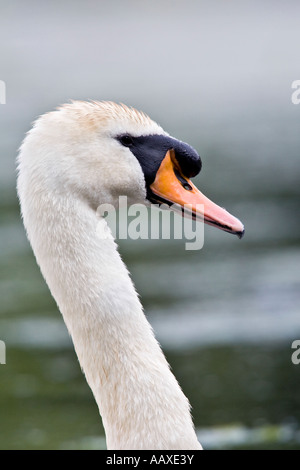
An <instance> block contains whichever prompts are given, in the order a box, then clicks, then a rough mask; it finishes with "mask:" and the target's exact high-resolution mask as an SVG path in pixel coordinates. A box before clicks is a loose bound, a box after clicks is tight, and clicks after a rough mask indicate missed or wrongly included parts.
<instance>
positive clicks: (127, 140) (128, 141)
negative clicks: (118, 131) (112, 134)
mask: <svg viewBox="0 0 300 470" xmlns="http://www.w3.org/2000/svg"><path fill="white" fill-rule="evenodd" d="M119 141H120V142H121V144H122V145H124V147H131V146H132V145H133V138H132V137H131V135H128V134H125V135H122V136H121V137H119Z"/></svg>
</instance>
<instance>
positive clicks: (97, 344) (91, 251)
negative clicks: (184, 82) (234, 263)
mask: <svg viewBox="0 0 300 470" xmlns="http://www.w3.org/2000/svg"><path fill="white" fill-rule="evenodd" d="M18 168H19V176H18V194H19V199H20V203H21V208H22V215H23V221H24V225H25V227H26V230H27V234H28V238H29V240H30V242H31V245H32V248H33V251H34V253H35V256H36V259H37V262H38V264H39V266H40V267H41V271H42V273H43V275H44V277H45V279H46V281H47V284H48V286H49V288H50V290H51V292H52V295H53V297H54V298H55V300H56V302H57V305H58V307H59V309H60V311H61V312H62V314H63V318H64V320H65V323H66V325H67V328H68V330H69V332H70V334H71V337H72V340H73V343H74V347H75V350H76V353H77V356H78V359H79V362H80V365H81V367H82V370H83V371H84V373H85V376H86V379H87V382H88V383H89V385H90V387H91V390H92V391H93V393H94V396H95V399H96V401H97V404H98V406H99V411H100V414H101V416H102V420H103V425H104V427H105V432H106V438H107V445H108V448H110V449H152V450H153V449H177V450H178V449H185V450H187V449H200V448H201V445H200V444H199V442H198V439H197V436H196V433H195V429H194V426H193V422H192V418H191V414H190V405H189V402H188V400H187V398H186V397H185V395H184V394H183V392H182V390H181V388H180V386H179V384H178V382H177V381H176V379H175V377H174V375H173V374H172V373H171V371H170V368H169V365H168V363H167V361H166V359H165V357H164V355H163V353H162V351H161V349H160V346H159V344H158V342H157V341H156V339H155V337H154V334H153V331H152V329H151V327H150V325H149V323H148V322H147V319H146V317H145V315H144V313H143V309H142V306H141V304H140V301H139V298H138V296H137V294H136V291H135V288H134V285H133V283H132V281H131V279H130V276H129V273H128V271H127V269H126V267H125V265H124V263H123V261H122V259H121V257H120V256H119V253H118V251H117V248H116V245H115V242H114V240H113V237H107V238H101V237H99V236H96V235H98V232H97V233H96V231H97V226H98V225H99V219H98V217H97V215H98V214H97V213H96V209H97V208H98V206H99V205H101V204H112V205H114V206H115V207H118V203H119V196H127V197H128V202H129V204H130V203H141V202H142V203H149V202H153V201H154V202H158V203H166V204H168V205H169V206H172V205H173V203H175V204H176V207H177V208H178V207H179V208H181V207H182V206H184V205H185V204H188V205H189V207H190V213H191V215H192V216H196V215H200V216H201V217H202V219H203V220H204V221H205V222H206V223H208V224H210V225H214V226H216V227H218V228H220V229H222V230H225V231H227V232H230V233H234V234H237V235H238V236H240V237H241V236H242V234H243V232H244V227H243V225H242V223H241V222H240V221H239V220H238V219H236V218H235V217H233V216H232V215H230V214H229V213H228V212H227V211H226V210H225V209H222V208H221V207H219V206H217V205H216V204H214V203H213V202H211V201H210V200H209V199H207V198H206V197H205V196H204V195H203V194H202V193H201V192H200V191H199V190H198V189H197V188H196V187H195V186H194V185H193V183H192V182H191V181H190V177H193V176H195V175H197V174H198V173H199V171H200V170H201V160H200V157H199V155H198V154H197V152H196V151H195V150H194V149H193V148H192V147H190V146H189V145H188V144H186V143H184V142H181V141H179V140H177V139H175V138H173V137H171V136H170V135H169V134H167V133H166V132H165V131H164V130H163V129H162V128H161V127H160V126H159V125H158V124H157V123H155V122H154V121H152V120H151V119H150V118H149V117H148V116H146V115H145V114H143V113H140V112H138V111H136V110H134V109H132V108H128V107H127V106H124V105H117V104H114V103H111V102H100V103H99V102H88V103H86V102H80V101H75V102H72V103H71V104H67V105H64V106H62V107H60V108H59V109H58V110H56V111H53V112H50V113H48V114H45V115H43V116H41V117H40V118H39V119H38V120H37V121H36V123H35V124H34V127H33V128H32V129H31V131H30V132H29V133H28V134H27V136H26V138H25V140H24V142H23V144H22V146H21V149H20V154H19V167H18ZM203 207H204V209H203ZM172 208H173V207H172ZM102 222H103V223H104V225H105V221H103V220H102Z"/></svg>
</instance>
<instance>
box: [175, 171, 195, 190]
mask: <svg viewBox="0 0 300 470" xmlns="http://www.w3.org/2000/svg"><path fill="white" fill-rule="evenodd" d="M174 173H175V176H176V178H177V179H178V181H180V183H181V185H182V186H183V187H184V189H186V190H187V191H192V189H193V188H192V186H191V185H190V184H189V182H188V181H187V180H186V179H185V178H184V177H183V176H182V175H181V174H180V173H179V171H178V170H177V169H176V168H174Z"/></svg>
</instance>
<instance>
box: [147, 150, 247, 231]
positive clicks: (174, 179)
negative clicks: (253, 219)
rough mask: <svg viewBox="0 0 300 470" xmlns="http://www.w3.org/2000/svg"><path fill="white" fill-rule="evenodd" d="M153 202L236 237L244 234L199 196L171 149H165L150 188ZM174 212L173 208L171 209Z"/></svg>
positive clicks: (240, 226)
mask: <svg viewBox="0 0 300 470" xmlns="http://www.w3.org/2000/svg"><path fill="white" fill-rule="evenodd" d="M150 190H151V191H152V196H153V197H152V198H151V199H152V200H155V201H156V202H159V203H166V204H168V205H169V206H170V205H173V204H175V205H177V208H178V206H180V208H181V211H182V208H185V209H186V208H188V210H184V213H183V215H191V216H192V217H193V218H196V219H201V220H203V221H204V222H205V223H206V224H208V225H213V226H215V227H217V228H219V229H221V230H224V231H225V232H229V233H233V234H235V235H237V236H238V237H239V238H242V236H243V235H244V231H245V230H244V225H243V224H242V223H241V222H240V220H239V219H237V218H236V217H234V216H233V215H231V214H229V212H227V211H226V210H225V209H223V208H222V207H219V206H218V205H217V204H215V203H214V202H212V201H210V200H209V199H208V198H207V197H206V196H204V194H202V193H201V192H200V191H199V190H198V189H197V188H196V186H194V185H193V183H192V182H191V181H190V180H189V179H187V178H186V177H185V176H184V175H183V174H182V172H181V170H180V166H179V164H178V162H177V160H176V157H175V152H174V150H173V149H171V150H168V151H167V153H166V156H165V157H164V159H163V161H162V162H161V164H160V167H159V169H158V171H157V173H156V177H155V180H154V182H153V183H152V184H151V185H150ZM173 209H174V210H176V206H174V207H173Z"/></svg>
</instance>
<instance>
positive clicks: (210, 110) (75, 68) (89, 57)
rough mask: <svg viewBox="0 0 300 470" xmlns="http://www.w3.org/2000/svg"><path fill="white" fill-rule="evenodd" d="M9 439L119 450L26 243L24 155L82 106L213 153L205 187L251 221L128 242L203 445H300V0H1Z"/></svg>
mask: <svg viewBox="0 0 300 470" xmlns="http://www.w3.org/2000/svg"><path fill="white" fill-rule="evenodd" d="M0 10H1V13H0V58H1V60H0V79H1V80H4V81H5V82H6V87H7V96H6V100H7V103H6V104H5V105H0V135H1V140H0V185H1V197H0V224H1V225H0V242H1V252H0V263H1V271H0V294H1V303H0V339H1V340H3V341H5V343H6V347H7V364H6V365H0V448H1V449H71V448H82V449H88V448H98V447H100V448H105V440H104V432H103V428H102V424H101V421H100V418H99V416H98V410H97V407H96V404H95V403H94V400H93V397H92V394H91V392H90V390H89V388H88V386H87V385H86V382H85V379H84V377H83V376H82V374H81V371H80V368H79V365H78V362H77V359H76V356H75V353H74V350H73V347H72V344H71V342H70V339H69V337H68V334H67V332H66V328H65V326H64V323H63V321H62V318H61V315H60V313H59V312H58V310H57V308H56V305H55V302H54V301H53V299H52V298H51V296H50V293H49V291H48V288H47V286H46V284H45V282H44V280H43V279H42V277H41V274H40V272H39V269H38V267H37V265H36V263H35V260H34V257H33V254H32V251H31V249H30V246H29V244H28V242H27V240H26V237H25V233H24V229H23V226H22V223H21V220H20V216H19V208H18V203H17V199H16V194H15V158H16V154H17V149H18V147H19V145H20V143H21V141H22V139H23V136H24V133H25V132H26V131H27V130H28V129H29V128H30V125H31V122H32V121H33V120H34V119H35V118H36V117H37V116H38V115H39V114H41V113H44V112H46V111H48V110H51V109H53V108H54V107H55V106H57V105H58V104H60V103H63V102H66V101H68V100H70V99H95V100H103V99H104V100H114V101H118V102H119V101H121V102H124V103H126V104H129V105H132V106H135V107H137V108H138V109H142V110H144V111H145V112H147V113H148V114H149V115H150V116H151V117H152V118H153V119H155V120H157V121H158V122H159V123H160V124H161V125H162V126H163V127H164V128H165V129H166V130H167V131H168V132H169V133H170V134H172V135H174V136H176V137H177V138H179V139H181V140H184V141H187V142H189V143H190V144H191V145H192V146H194V147H195V148H196V149H197V150H198V151H199V153H200V155H201V156H202V160H203V170H202V172H201V174H200V175H199V176H198V177H197V178H196V184H197V185H198V186H199V187H200V188H201V190H202V191H203V192H204V193H206V194H207V195H208V196H209V197H210V198H212V199H213V200H214V201H215V202H217V203H219V204H221V205H222V206H225V207H226V208H227V209H228V210H229V211H230V212H232V213H233V214H235V215H236V216H237V217H239V218H240V219H241V220H242V221H243V222H244V224H245V227H246V235H245V237H244V239H243V240H241V241H240V240H238V239H237V238H236V237H233V236H231V235H229V234H226V233H224V232H221V231H218V230H216V229H214V228H211V227H205V243H204V247H203V249H202V250H200V251H197V252H195V251H186V250H185V248H184V244H185V241H184V240H179V241H167V240H161V241H157V240H156V241H155V240H138V241H130V240H129V241H122V242H121V243H120V251H121V254H122V256H123V258H124V259H125V261H126V263H127V265H128V267H129V269H130V271H131V272H132V277H133V280H134V282H135V284H136V287H137V290H138V291H139V293H140V295H141V299H142V302H143V304H144V306H145V310H146V313H147V317H148V318H149V321H150V322H151V324H152V325H153V327H154V329H155V332H156V335H157V337H158V338H159V340H160V341H161V344H162V346H163V349H164V351H165V353H166V355H167V358H168V360H169V361H170V363H171V366H172V368H173V371H174V373H175V375H176V376H177V378H178V380H179V382H180V383H181V385H182V387H183V389H184V391H185V393H186V394H187V396H188V397H189V399H190V401H191V404H192V407H193V415H194V420H195V425H196V428H197V432H198V433H199V437H200V439H201V440H202V443H203V445H204V446H205V447H206V448H207V449H218V448H265V449H266V448H273V449H282V448H296V449H300V394H299V388H300V381H299V377H300V365H299V366H297V365H294V364H293V363H292V361H291V354H292V349H291V343H292V341H293V340H295V339H299V338H300V315H299V313H300V312H299V304H300V302H299V300H300V292H299V262H300V247H299V229H300V219H299V195H300V185H299V180H300V165H299V157H300V155H299V150H300V132H299V130H300V129H299V123H300V105H299V106H297V105H294V104H292V102H291V94H292V91H293V90H292V89H291V84H292V82H293V81H294V80H296V79H300V63H299V42H300V28H299V18H300V4H299V2H298V1H297V0H294V1H293V0H290V1H287V2H282V1H277V0H272V1H271V0H270V1H268V0H262V1H261V0H260V1H259V0H254V1H253V0H245V1H243V2H240V1H237V0H233V1H231V2H226V1H221V0H203V1H198V2H195V1H194V0H185V1H184V2H183V1H177V0H173V1H167V0H160V1H159V2H156V1H151V2H150V1H143V2H138V1H137V0H136V1H134V0H132V1H130V0H125V1H117V0H116V1H112V2H105V1H92V0H88V1H84V2H83V1H79V0H76V1H74V0H72V1H70V0H65V1H64V2H61V1H58V0H53V1H51V2H40V1H38V0H27V1H26V2H23V1H18V0H14V1H12V2H6V1H3V0H0Z"/></svg>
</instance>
